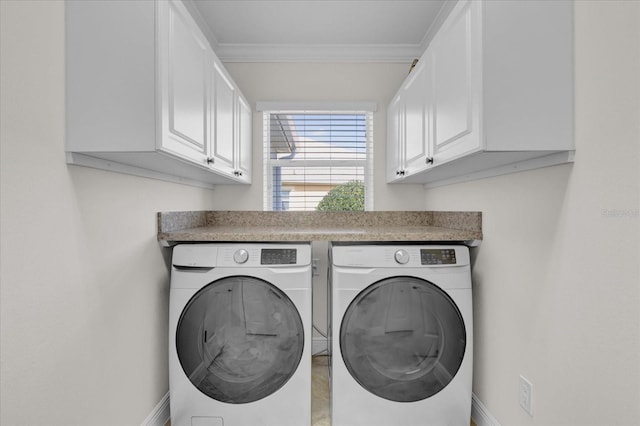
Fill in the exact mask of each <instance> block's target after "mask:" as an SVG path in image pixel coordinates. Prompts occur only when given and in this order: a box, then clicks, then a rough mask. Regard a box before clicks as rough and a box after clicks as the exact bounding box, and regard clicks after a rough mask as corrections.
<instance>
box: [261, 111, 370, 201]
mask: <svg viewBox="0 0 640 426" xmlns="http://www.w3.org/2000/svg"><path fill="white" fill-rule="evenodd" d="M258 109H261V108H260V105H259V106H258ZM373 110H374V108H370V107H369V108H368V110H367V109H360V110H355V109H354V110H351V109H349V110H327V109H324V110H322V109H318V110H310V109H278V110H274V109H271V110H265V109H263V114H264V116H263V123H264V130H263V133H264V210H273V211H285V210H291V211H310V210H321V211H335V210H339V211H347V210H360V211H362V210H372V207H373V199H372V197H371V195H372V166H371V165H372V164H373V155H372V154H373V152H372V145H373V136H372V135H373V125H372V121H373V112H372V111H373Z"/></svg>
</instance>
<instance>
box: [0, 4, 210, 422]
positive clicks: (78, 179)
mask: <svg viewBox="0 0 640 426" xmlns="http://www.w3.org/2000/svg"><path fill="white" fill-rule="evenodd" d="M0 11H1V13H0V15H1V19H2V22H1V31H2V33H1V36H0V40H1V43H2V44H1V49H0V50H1V54H2V57H1V61H0V62H1V67H2V81H1V83H2V89H1V92H2V104H1V113H2V115H1V118H0V120H1V141H2V144H1V155H0V159H1V166H0V168H1V173H2V174H1V179H0V181H1V189H0V194H1V202H0V206H1V218H2V221H1V231H0V234H1V236H2V238H1V255H2V258H1V262H0V283H1V295H0V305H1V306H0V315H1V317H0V338H1V341H0V349H1V350H2V356H1V362H2V365H1V371H0V375H1V377H2V380H1V388H0V398H1V400H0V424H2V425H7V426H15V425H29V426H33V425H61V426H62V425H65V426H68V425H79V426H94V425H108V426H113V425H138V424H140V422H142V421H143V420H144V419H145V417H146V416H147V415H148V414H149V413H150V412H151V411H152V409H153V408H154V406H155V405H156V404H157V403H158V401H160V399H161V398H162V396H163V395H164V394H165V393H166V392H167V390H168V374H167V335H166V334H167V332H166V330H167V325H166V324H167V318H168V312H167V311H168V293H169V292H168V285H169V281H168V280H169V275H168V269H167V263H166V261H167V260H166V256H167V254H168V252H167V251H166V249H164V250H163V249H161V248H160V246H159V244H158V243H157V241H156V227H155V213H156V212H157V211H168V210H202V209H211V208H213V201H214V196H215V192H212V191H208V190H203V189H196V188H192V187H187V186H182V185H176V184H170V183H164V182H160V181H153V180H148V179H143V178H136V177H131V176H126V175H121V174H115V173H107V172H102V171H97V170H92V169H87V168H82V167H77V166H67V165H66V163H65V156H64V4H63V2H61V1H53V0H45V1H6V0H2V1H0Z"/></svg>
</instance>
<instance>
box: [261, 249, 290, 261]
mask: <svg viewBox="0 0 640 426" xmlns="http://www.w3.org/2000/svg"><path fill="white" fill-rule="evenodd" d="M297 254H298V251H297V250H296V249H294V248H273V249H265V248H263V249H262V250H260V264H261V265H295V264H296V263H297Z"/></svg>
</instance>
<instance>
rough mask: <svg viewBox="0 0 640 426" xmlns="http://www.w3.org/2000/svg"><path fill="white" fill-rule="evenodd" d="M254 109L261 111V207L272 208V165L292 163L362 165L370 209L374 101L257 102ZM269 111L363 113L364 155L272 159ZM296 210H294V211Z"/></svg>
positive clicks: (329, 165) (365, 208)
mask: <svg viewBox="0 0 640 426" xmlns="http://www.w3.org/2000/svg"><path fill="white" fill-rule="evenodd" d="M256 109H257V111H261V112H262V113H263V116H262V117H263V190H262V196H263V210H264V211H274V210H273V167H274V166H275V167H277V166H282V167H286V166H292V165H295V166H297V167H300V166H302V167H305V168H306V167H310V168H311V167H363V168H364V186H365V202H364V210H365V211H372V210H373V157H374V152H373V114H374V112H375V111H376V110H377V105H376V104H375V103H373V102H331V103H327V102H310V103H300V102H288V103H282V102H258V103H257V104H256ZM271 114H289V115H306V114H308V115H312V114H335V115H339V114H344V115H364V116H365V126H366V130H365V134H366V142H365V147H366V148H365V149H366V155H365V158H364V159H358V160H329V159H327V160H305V161H304V164H300V160H291V159H272V158H270V156H271V150H270V149H271V147H270V143H271V141H270V134H271V129H270V126H271ZM294 211H295V210H294Z"/></svg>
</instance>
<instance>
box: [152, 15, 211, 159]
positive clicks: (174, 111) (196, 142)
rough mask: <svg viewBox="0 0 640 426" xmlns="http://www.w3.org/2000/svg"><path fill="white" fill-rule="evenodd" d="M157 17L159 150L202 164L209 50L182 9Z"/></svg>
mask: <svg viewBox="0 0 640 426" xmlns="http://www.w3.org/2000/svg"><path fill="white" fill-rule="evenodd" d="M160 12H166V14H165V13H161V14H159V19H160V25H159V28H160V29H161V32H160V34H159V40H160V43H159V45H160V47H161V52H160V55H159V56H160V60H161V63H160V69H161V70H162V73H161V76H162V77H161V78H162V81H161V91H162V96H161V97H162V99H164V100H165V101H164V103H163V114H162V138H161V139H160V141H159V142H160V144H159V148H160V149H161V150H164V151H167V152H170V153H173V154H176V155H179V156H181V157H184V158H186V159H191V160H193V161H195V162H197V163H200V164H206V160H207V150H208V144H209V136H210V135H209V129H208V123H209V117H208V108H207V106H208V105H207V104H208V102H209V93H208V92H209V86H210V81H211V77H210V76H209V70H210V69H211V63H210V62H211V60H212V58H211V50H210V49H209V47H208V42H207V40H206V39H205V38H204V36H203V35H202V33H200V31H199V30H198V29H197V27H195V26H194V25H193V23H192V22H191V16H190V15H189V14H188V12H187V11H186V10H185V9H184V8H179V7H176V4H173V3H169V4H168V7H167V8H161V10H160Z"/></svg>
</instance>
